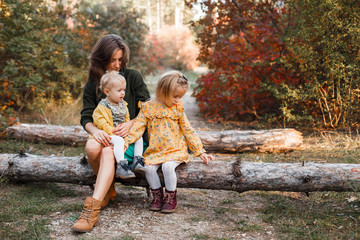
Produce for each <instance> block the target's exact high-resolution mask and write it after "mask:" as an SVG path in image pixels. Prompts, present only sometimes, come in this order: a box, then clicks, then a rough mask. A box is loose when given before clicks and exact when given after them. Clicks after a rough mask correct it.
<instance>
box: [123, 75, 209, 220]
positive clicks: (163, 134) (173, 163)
mask: <svg viewBox="0 0 360 240" xmlns="http://www.w3.org/2000/svg"><path fill="white" fill-rule="evenodd" d="M188 88H189V82H188V80H187V78H186V77H185V76H184V75H183V74H182V73H180V72H178V71H170V72H167V73H165V74H163V75H162V76H161V78H160V80H159V81H158V83H157V86H156V97H155V99H154V100H150V101H148V102H145V103H141V102H139V107H140V112H139V114H138V116H137V117H136V120H135V121H136V122H135V123H134V125H133V126H132V128H131V129H130V132H129V135H128V136H127V137H125V147H127V146H128V144H129V143H132V142H134V141H135V140H136V139H138V138H139V137H140V136H142V134H143V133H144V131H145V128H146V127H147V128H148V132H149V147H148V148H147V149H146V151H145V152H144V158H145V176H146V179H147V181H148V183H149V185H150V188H151V192H152V194H153V201H152V202H151V203H150V206H149V209H150V210H152V211H159V210H161V212H164V213H172V212H175V208H176V204H177V201H176V184H177V176H176V172H175V168H176V167H177V166H179V164H180V163H187V162H189V161H190V159H189V153H188V149H187V146H189V147H190V150H191V151H192V152H193V153H194V155H195V156H199V157H200V158H201V159H202V160H203V161H204V162H205V163H206V164H208V163H209V160H211V161H213V160H214V157H213V156H211V155H207V154H206V153H205V150H204V149H203V145H202V143H201V140H200V138H199V137H198V136H197V135H196V133H195V130H194V129H193V128H192V127H191V125H190V123H189V121H188V119H187V117H186V115H185V112H184V106H183V103H182V101H181V100H180V99H181V98H182V97H183V96H184V95H185V93H186V91H187V90H188ZM160 166H161V169H162V172H163V175H164V182H165V194H163V189H162V187H161V183H160V178H159V175H158V173H157V170H158V169H159V167H160Z"/></svg>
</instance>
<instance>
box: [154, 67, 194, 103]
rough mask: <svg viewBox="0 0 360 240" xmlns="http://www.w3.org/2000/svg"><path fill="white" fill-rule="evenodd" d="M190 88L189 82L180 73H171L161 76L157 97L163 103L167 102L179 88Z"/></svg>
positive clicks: (157, 86) (157, 87)
mask: <svg viewBox="0 0 360 240" xmlns="http://www.w3.org/2000/svg"><path fill="white" fill-rule="evenodd" d="M179 86H180V87H182V88H184V89H186V90H187V89H188V88H189V80H188V79H187V78H186V77H185V76H184V75H183V74H182V73H181V72H179V71H169V72H166V73H164V74H163V75H161V77H160V80H159V81H158V82H157V85H156V93H155V96H156V98H157V99H159V100H161V101H165V102H166V101H167V100H168V99H169V98H170V97H172V96H173V94H174V92H175V90H176V88H177V87H179Z"/></svg>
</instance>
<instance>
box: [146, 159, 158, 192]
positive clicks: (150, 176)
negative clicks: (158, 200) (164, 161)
mask: <svg viewBox="0 0 360 240" xmlns="http://www.w3.org/2000/svg"><path fill="white" fill-rule="evenodd" d="M160 166H161V164H156V165H147V166H145V177H146V180H147V182H148V183H149V185H150V188H151V189H158V188H161V182H160V178H159V175H158V173H157V170H158V169H159V167H160Z"/></svg>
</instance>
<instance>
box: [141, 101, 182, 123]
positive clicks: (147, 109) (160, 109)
mask: <svg viewBox="0 0 360 240" xmlns="http://www.w3.org/2000/svg"><path fill="white" fill-rule="evenodd" d="M139 108H140V109H143V113H144V116H145V117H146V118H150V119H154V118H165V117H167V118H171V119H173V120H177V119H179V118H180V117H181V116H182V114H183V112H184V104H183V103H182V102H181V101H180V102H179V103H178V104H176V105H174V106H172V107H171V108H169V107H167V106H165V105H163V104H161V103H158V102H156V101H154V100H152V101H147V102H144V103H143V102H139Z"/></svg>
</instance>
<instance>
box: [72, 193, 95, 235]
mask: <svg viewBox="0 0 360 240" xmlns="http://www.w3.org/2000/svg"><path fill="white" fill-rule="evenodd" d="M100 206H101V201H98V200H96V199H95V198H92V197H87V198H86V199H85V203H84V209H83V211H82V213H81V216H80V218H79V219H78V221H77V222H76V223H75V224H74V226H72V227H71V229H72V230H74V231H76V232H90V231H91V230H92V229H93V227H94V225H95V224H96V223H97V221H98V220H99V213H100Z"/></svg>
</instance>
